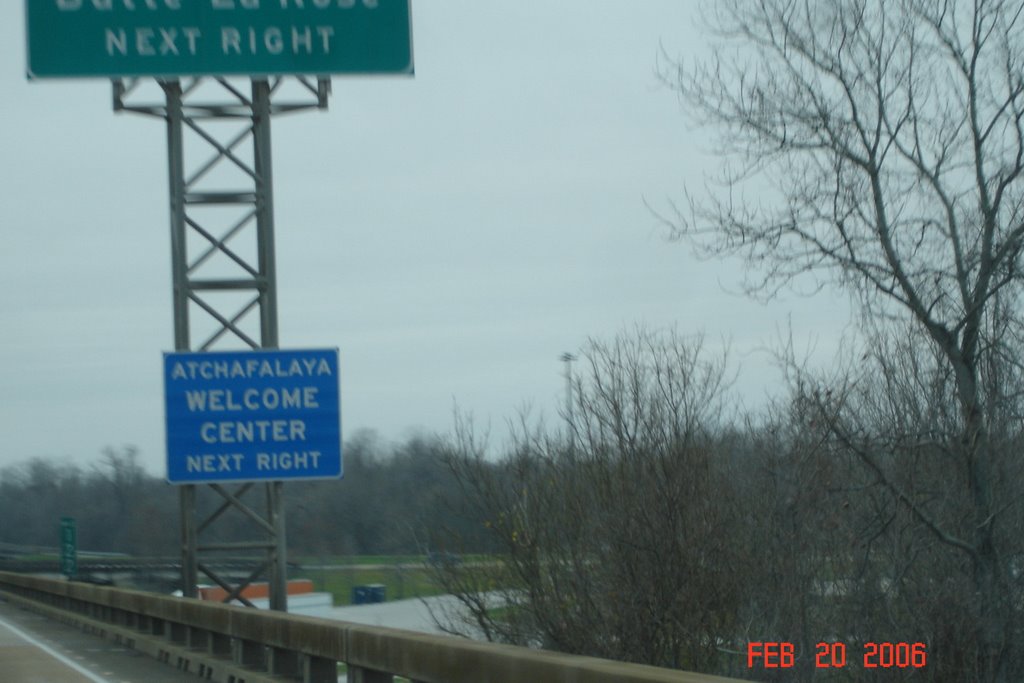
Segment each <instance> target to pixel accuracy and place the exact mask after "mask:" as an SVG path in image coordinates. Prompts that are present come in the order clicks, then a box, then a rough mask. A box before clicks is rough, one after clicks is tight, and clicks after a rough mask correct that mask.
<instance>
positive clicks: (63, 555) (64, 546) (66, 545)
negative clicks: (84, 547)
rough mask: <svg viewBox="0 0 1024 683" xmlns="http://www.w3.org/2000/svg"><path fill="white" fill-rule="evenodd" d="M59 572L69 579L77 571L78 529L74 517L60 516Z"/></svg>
mask: <svg viewBox="0 0 1024 683" xmlns="http://www.w3.org/2000/svg"><path fill="white" fill-rule="evenodd" d="M60 573H61V574H63V575H64V576H66V577H68V578H69V579H70V578H74V576H75V574H77V573H78V531H77V528H76V526H75V518H74V517H61V518H60Z"/></svg>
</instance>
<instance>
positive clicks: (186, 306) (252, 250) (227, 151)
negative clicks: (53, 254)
mask: <svg viewBox="0 0 1024 683" xmlns="http://www.w3.org/2000/svg"><path fill="white" fill-rule="evenodd" d="M285 80H286V79H285V78H275V79H258V78H254V79H251V88H250V92H249V93H246V92H244V91H243V90H242V89H241V88H238V87H236V86H235V85H234V84H232V83H231V82H229V81H228V80H227V79H224V78H216V79H198V78H196V79H189V80H186V81H184V82H183V81H181V80H179V79H167V80H158V83H159V84H160V87H161V89H162V90H163V94H164V102H163V103H159V104H153V103H149V104H144V103H142V104H140V103H136V102H134V101H133V96H134V95H135V93H136V90H137V89H138V86H139V85H140V82H139V81H124V80H115V81H114V85H113V91H114V92H113V99H114V109H115V110H116V111H128V112H134V113H138V114H145V115H150V116H156V117H160V118H163V119H164V120H165V121H166V125H167V150H168V178H169V184H170V219H171V220H170V227H171V271H172V288H173V297H172V298H173V310H174V348H175V350H176V351H210V350H214V347H215V346H216V347H222V346H224V345H227V344H229V343H231V342H234V344H236V345H237V344H238V343H239V342H241V344H242V345H243V347H248V348H250V349H276V348H277V347H278V344H279V335H278V321H277V268H276V259H275V252H274V216H273V210H274V203H273V171H272V157H271V136H270V121H271V117H272V115H274V114H275V113H284V112H292V111H301V110H304V109H326V108H327V98H328V96H329V93H330V79H329V78H319V79H317V80H316V81H315V83H314V81H312V80H311V79H308V78H304V77H296V78H295V79H289V80H293V81H294V83H297V84H298V85H299V86H301V87H300V89H299V90H300V93H301V94H302V97H303V99H301V100H299V101H292V102H275V101H274V96H275V93H276V92H277V90H278V89H279V88H280V87H281V86H282V84H283V83H284V81H285ZM294 83H293V84H294ZM211 88H212V90H213V91H214V93H216V95H217V96H218V99H216V100H213V101H211V100H208V99H204V100H201V99H199V98H202V97H208V96H209V94H210V90H211ZM224 125H228V126H229V127H231V126H232V125H233V126H234V128H235V129H237V128H239V127H241V131H239V130H233V131H232V132H231V133H230V135H229V136H228V137H227V139H225V138H224V132H223V130H222V128H223V126H224ZM187 138H188V139H187ZM189 143H191V145H190V144H189ZM196 148H198V149H201V150H205V151H206V152H207V156H206V159H205V161H203V162H201V163H198V164H193V165H190V164H188V163H186V162H187V161H188V159H187V158H186V157H187V155H188V154H189V153H190V152H193V151H195V149H196ZM243 150H244V151H243ZM247 153H248V155H247ZM243 157H246V158H243ZM250 159H251V160H250ZM218 171H221V172H224V171H226V173H223V174H222V175H223V176H226V177H233V178H234V179H235V180H234V181H232V182H233V184H234V183H238V185H235V186H233V187H231V188H229V189H227V190H225V189H224V187H223V186H222V185H220V184H217V183H223V182H224V181H223V180H218V181H215V180H213V177H214V176H216V175H217V172H218ZM225 213H227V214H231V215H230V216H228V220H227V221H226V222H225V220H224V219H225V216H224V214H225ZM244 238H248V244H245V245H243V244H241V242H242V241H243V239H244ZM247 254H249V255H251V254H255V258H254V259H253V258H252V257H251V256H250V257H248V258H247V257H246V255H247ZM217 295H227V298H226V299H223V300H222V299H221V298H218V297H217ZM255 309H258V313H259V317H258V324H257V325H256V326H255V329H253V325H252V324H251V322H250V320H249V319H250V318H251V317H253V316H251V315H250V314H251V313H252V312H253V311H254V310H255ZM202 323H205V326H204V325H203V324H202ZM252 488H255V487H254V486H253V485H252V484H245V485H243V486H241V487H240V488H239V489H238V490H237V491H236V492H235V493H233V494H232V493H229V492H228V491H227V489H225V488H224V487H223V486H220V485H203V486H199V485H196V484H186V485H182V486H181V487H180V508H181V553H182V593H183V594H184V595H185V596H187V597H197V596H198V583H199V578H200V573H202V574H204V575H206V576H207V577H209V579H211V580H212V581H213V582H214V583H216V584H218V585H220V586H224V587H228V588H229V596H239V595H241V592H242V590H243V589H244V588H245V586H246V585H248V583H251V582H252V581H254V580H256V579H257V578H259V576H260V575H261V574H263V573H264V571H266V572H267V573H268V574H269V576H267V579H268V582H269V584H270V586H269V588H270V590H269V593H270V607H271V609H275V610H281V611H287V552H286V547H287V546H286V535H285V512H284V510H285V509H284V485H283V483H282V482H280V481H271V482H267V483H265V484H263V488H264V492H265V505H266V517H265V518H260V517H259V514H258V513H257V512H255V511H254V510H253V509H252V507H251V506H249V505H247V504H245V503H244V502H243V501H242V496H243V495H244V494H245V493H246V492H247V491H248V490H250V489H252ZM201 489H203V490H209V491H210V492H212V493H213V494H215V495H218V496H220V498H221V499H222V505H221V506H220V507H219V508H218V509H217V510H216V512H214V513H213V514H212V515H210V516H208V517H207V518H206V519H204V520H200V515H199V508H200V505H199V499H200V495H199V494H200V490H201ZM229 509H233V510H234V511H235V512H236V513H240V514H242V516H243V517H245V519H246V520H247V521H248V522H250V526H251V527H253V528H254V529H255V531H256V532H257V533H258V534H259V535H261V536H263V539H261V540H259V541H242V542H238V543H230V544H226V543H201V542H200V538H199V536H200V533H201V532H205V531H208V530H209V529H210V528H211V527H212V526H214V522H215V521H216V520H217V519H219V518H221V517H223V516H225V515H224V513H225V511H226V510H229ZM236 517H237V515H236ZM254 518H255V519H254ZM246 550H248V551H256V552H259V551H261V550H262V551H263V558H262V559H255V558H254V559H255V562H254V565H255V570H254V572H253V573H252V574H251V575H250V576H249V578H248V579H247V580H246V581H244V582H243V583H242V584H240V585H237V586H229V582H228V581H226V580H225V579H224V578H222V577H220V576H218V575H216V573H215V572H213V571H212V570H211V569H210V567H209V565H210V564H211V563H207V562H203V561H202V558H201V557H200V556H201V555H202V554H204V553H207V554H208V553H212V552H217V551H231V552H242V551H246ZM243 600H244V598H243Z"/></svg>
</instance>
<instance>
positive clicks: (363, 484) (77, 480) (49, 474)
mask: <svg viewBox="0 0 1024 683" xmlns="http://www.w3.org/2000/svg"><path fill="white" fill-rule="evenodd" d="M343 450H344V465H345V478H344V479H342V480H341V481H336V480H329V481H322V482H294V483H291V484H289V485H288V486H286V487H285V495H286V512H285V514H286V520H287V525H288V550H289V556H290V558H292V559H297V558H303V557H337V556H347V555H387V554H417V553H421V552H426V551H427V550H428V549H429V545H430V541H431V539H430V536H429V530H430V529H432V528H442V527H444V526H450V523H449V522H448V514H447V509H448V508H447V505H448V503H446V502H445V501H446V500H450V499H451V498H452V497H453V495H454V494H455V492H456V490H457V489H456V487H457V483H456V482H455V480H454V479H453V477H452V476H451V475H450V473H449V472H448V471H447V470H446V468H445V467H444V466H443V463H442V461H441V458H440V449H439V446H438V440H437V439H436V438H435V437H430V436H411V437H409V438H408V439H406V440H405V441H403V442H399V443H390V442H386V441H385V440H383V439H381V438H380V437H379V436H377V435H376V434H375V433H373V432H370V431H361V432H357V433H355V434H354V435H353V436H352V437H351V438H350V439H348V440H347V441H346V442H345V444H344V449H343ZM201 504H205V505H206V506H207V507H212V506H213V505H214V504H216V501H213V500H209V501H206V500H201ZM206 512H207V513H209V510H207V511H206ZM179 515H180V511H179V497H178V489H177V487H176V486H170V485H168V484H167V483H166V482H165V481H164V480H163V479H162V478H160V477H158V476H155V475H153V474H151V473H148V472H147V471H145V470H144V469H143V468H142V466H141V465H140V463H139V453H138V451H137V449H135V448H134V447H131V446H126V447H122V448H108V449H106V450H104V452H103V453H102V455H101V456H100V457H99V458H98V459H97V462H96V463H95V464H93V465H91V466H88V467H82V466H79V465H76V464H72V463H70V462H67V461H62V460H59V459H54V458H33V459H30V460H28V461H25V462H22V463H20V464H17V465H13V466H9V467H6V468H4V469H3V470H2V471H0V518H2V519H4V520H5V522H4V524H3V525H0V526H2V528H0V541H2V542H4V543H9V544H15V545H20V546H26V547H50V548H53V547H56V546H57V544H58V539H59V536H58V529H59V522H60V518H61V517H62V516H69V517H74V518H75V519H76V522H77V527H78V546H79V548H80V549H82V550H84V551H95V552H111V553H125V554H129V555H134V556H144V557H171V558H176V557H177V555H178V553H179V549H180V540H179V532H178V529H179V524H180V522H179ZM466 532H467V533H469V534H470V536H472V533H470V532H469V530H466ZM216 534H218V536H217V537H216V538H222V540H228V541H238V540H245V539H246V538H248V537H250V536H252V535H253V534H252V529H251V528H250V526H249V525H248V524H247V522H246V520H245V519H244V518H243V517H241V516H238V519H234V518H229V517H225V518H223V519H221V520H220V521H219V522H218V527H217V529H216ZM211 538H214V537H213V536H211Z"/></svg>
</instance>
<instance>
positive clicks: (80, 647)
mask: <svg viewBox="0 0 1024 683" xmlns="http://www.w3.org/2000/svg"><path fill="white" fill-rule="evenodd" d="M196 680H197V679H196V675H195V674H185V673H182V672H180V671H178V670H177V669H175V668H174V667H172V666H168V665H167V664H161V663H160V662H157V661H156V660H155V659H151V658H149V657H147V656H146V655H143V654H140V653H138V652H135V651H134V650H129V649H127V648H124V647H120V646H119V645H115V644H114V643H113V642H111V641H108V640H104V639H102V638H99V637H97V636H92V635H88V634H85V633H83V632H82V631H79V630H78V629H76V628H72V627H70V626H66V625H64V624H61V623H58V622H56V621H51V620H49V619H46V618H45V617H41V616H39V615H37V614H33V613H31V612H26V611H24V610H21V609H19V608H17V607H15V606H13V605H10V604H8V603H7V602H4V601H2V600H0V681H3V682H4V683H182V682H183V681H192V682H193V683H194V681H196Z"/></svg>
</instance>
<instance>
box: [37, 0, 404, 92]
mask: <svg viewBox="0 0 1024 683" xmlns="http://www.w3.org/2000/svg"><path fill="white" fill-rule="evenodd" d="M25 22H26V32H27V41H26V42H27V46H28V76H29V78H118V77H133V76H157V77H168V78H170V77H176V76H271V75H289V74H291V75H296V74H303V75H318V76H327V75H331V74H412V72H413V59H412V12H411V9H410V0H25Z"/></svg>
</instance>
